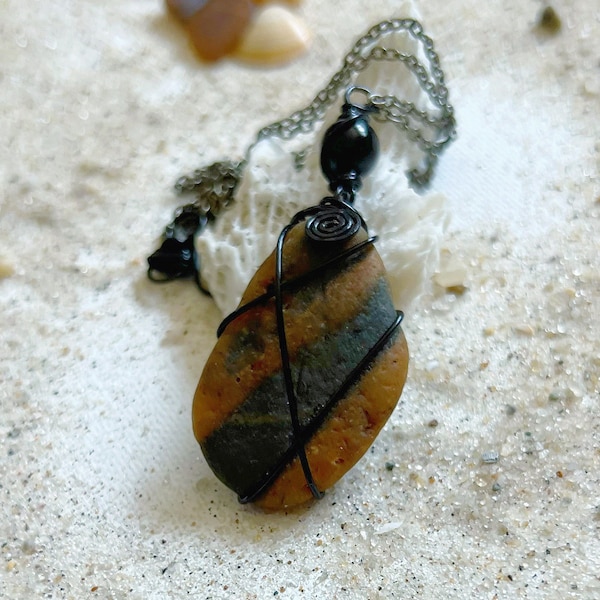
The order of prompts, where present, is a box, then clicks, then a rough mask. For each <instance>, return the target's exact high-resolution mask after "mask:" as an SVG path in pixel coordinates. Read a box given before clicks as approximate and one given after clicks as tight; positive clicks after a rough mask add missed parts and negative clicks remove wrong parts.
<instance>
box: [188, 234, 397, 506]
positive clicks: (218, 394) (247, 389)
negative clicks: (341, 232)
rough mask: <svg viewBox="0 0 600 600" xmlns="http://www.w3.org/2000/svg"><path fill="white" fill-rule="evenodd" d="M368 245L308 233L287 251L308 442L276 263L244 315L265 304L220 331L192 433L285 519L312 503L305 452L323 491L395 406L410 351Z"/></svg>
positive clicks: (239, 488)
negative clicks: (285, 356) (292, 403)
mask: <svg viewBox="0 0 600 600" xmlns="http://www.w3.org/2000/svg"><path fill="white" fill-rule="evenodd" d="M366 237H367V236H366V233H365V231H364V230H363V229H360V230H359V231H358V233H355V234H354V235H353V236H352V237H350V238H349V239H346V240H344V241H341V242H335V243H331V242H327V243H319V242H315V241H314V240H312V239H310V238H309V237H307V236H306V234H305V227H304V225H303V223H300V224H299V225H296V226H295V227H294V228H293V229H291V231H290V233H289V235H288V236H287V238H286V240H285V244H284V247H283V281H284V282H290V281H291V282H292V283H289V284H284V287H283V299H282V300H283V319H284V326H285V333H286V339H287V347H288V351H289V359H290V371H291V378H292V381H293V385H294V393H295V396H296V398H297V402H298V418H299V422H300V430H301V434H302V439H301V440H298V439H296V438H295V437H294V433H293V428H292V425H291V418H290V410H289V407H288V404H287V395H286V392H285V386H284V378H283V374H282V359H281V349H280V341H279V337H278V332H277V317H276V311H275V306H274V299H273V297H272V293H271V292H272V289H273V283H274V281H275V260H276V258H275V253H273V254H272V255H271V256H270V257H269V258H267V260H266V261H265V262H264V263H263V265H262V266H261V267H260V268H259V270H258V271H257V273H256V274H255V276H254V277H253V279H252V280H251V281H250V283H249V285H248V287H247V289H246V291H245V293H244V296H243V298H242V300H241V303H240V306H245V305H246V304H247V303H248V302H251V301H252V300H253V299H255V298H258V297H261V296H263V295H265V294H266V296H263V299H261V300H260V301H257V302H256V303H255V304H254V305H252V307H251V308H250V309H248V310H245V311H244V312H240V313H239V314H237V316H236V315H235V313H234V316H233V317H232V318H231V319H229V320H228V319H226V320H225V322H224V324H223V325H222V329H223V327H224V329H223V331H222V334H221V336H220V338H219V340H218V342H217V344H216V346H215V348H214V349H213V351H212V353H211V355H210V357H209V359H208V361H207V363H206V365H205V368H204V371H203V373H202V376H201V378H200V381H199V383H198V387H197V390H196V394H195V397H194V405H193V427H194V434H195V436H196V438H197V440H198V441H199V443H200V445H201V448H202V451H203V453H204V456H205V458H206V460H207V462H208V464H209V466H210V467H211V468H212V469H213V471H214V473H215V474H216V476H217V477H218V478H219V479H220V480H221V481H222V482H223V483H225V484H226V485H227V486H229V487H230V488H231V489H233V490H234V491H235V492H236V493H237V494H238V495H239V498H240V500H242V501H254V502H256V504H258V505H259V506H261V507H263V508H265V509H269V510H277V509H282V508H287V507H292V506H297V505H301V504H304V503H306V502H307V501H309V500H311V498H312V497H313V494H312V492H311V489H310V487H309V485H308V481H307V477H306V474H305V472H304V470H303V468H302V466H301V462H300V459H299V454H298V450H299V447H303V448H304V449H305V452H306V457H307V460H308V464H309V467H310V473H311V475H312V477H313V479H314V483H315V484H316V487H317V488H318V489H319V490H320V491H324V490H326V489H327V488H329V487H331V486H332V485H333V484H334V483H335V482H336V481H338V480H339V479H340V478H341V477H342V476H343V475H344V474H345V473H346V472H347V471H348V470H349V469H350V468H351V467H352V466H353V465H354V464H355V463H356V462H357V461H358V460H359V459H360V457H361V456H362V455H363V454H364V453H365V452H366V451H367V449H368V448H369V447H370V446H371V444H372V443H373V441H374V439H375V437H376V436H377V434H378V432H379V431H380V429H381V428H382V427H383V425H384V424H385V422H386V421H387V419H388V417H389V416H390V414H391V413H392V411H393V409H394V407H395V405H396V403H397V401H398V398H399V396H400V393H401V392H402V387H403V385H404V381H405V379H406V372H407V367H408V348H407V345H406V340H405V337H404V334H403V332H402V330H401V328H400V327H399V326H397V323H398V318H397V312H396V310H395V309H394V307H393V305H392V301H391V297H390V292H389V288H388V284H387V280H386V276H385V269H384V267H383V264H382V262H381V258H380V257H379V254H378V253H377V251H376V250H375V248H374V246H373V245H372V244H371V243H370V242H368V241H367V242H366V243H363V242H364V241H365V240H366ZM352 247H355V248H356V250H355V251H354V252H353V254H352V255H351V256H347V255H343V256H342V257H341V258H340V253H342V252H344V251H345V250H347V249H348V248H352ZM336 257H337V258H336ZM332 260H333V263H332V262H328V261H332ZM319 266H321V268H319ZM315 269H317V270H316V271H315ZM394 323H395V324H394ZM386 336H387V337H386ZM370 349H373V351H372V352H370Z"/></svg>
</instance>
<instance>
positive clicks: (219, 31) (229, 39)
mask: <svg viewBox="0 0 600 600" xmlns="http://www.w3.org/2000/svg"><path fill="white" fill-rule="evenodd" d="M252 8H253V5H252V2H250V0H208V1H207V2H205V3H204V4H203V6H202V7H201V8H200V10H197V11H196V12H194V13H193V14H192V15H191V16H189V18H187V21H186V28H187V30H188V33H189V36H190V40H191V42H192V45H193V46H194V48H195V49H196V51H197V52H198V55H199V56H200V58H202V59H204V60H207V61H215V60H218V59H219V58H222V57H223V56H226V55H227V54H229V53H230V52H231V51H232V50H233V49H234V48H235V47H236V46H237V44H238V43H239V41H240V39H241V37H242V35H243V33H244V31H245V29H246V27H247V26H248V24H249V23H250V19H251V17H252Z"/></svg>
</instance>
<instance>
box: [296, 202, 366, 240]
mask: <svg viewBox="0 0 600 600" xmlns="http://www.w3.org/2000/svg"><path fill="white" fill-rule="evenodd" d="M360 227H361V219H360V216H359V215H358V213H356V211H354V210H351V209H347V208H342V207H333V206H332V207H323V208H322V209H321V210H319V212H318V213H317V214H316V215H314V216H313V217H311V218H310V219H309V220H308V221H307V222H306V235H307V236H308V237H309V238H310V239H311V240H313V241H315V242H343V241H344V240H347V239H349V238H351V237H352V236H353V235H355V234H356V233H357V232H358V230H359V229H360Z"/></svg>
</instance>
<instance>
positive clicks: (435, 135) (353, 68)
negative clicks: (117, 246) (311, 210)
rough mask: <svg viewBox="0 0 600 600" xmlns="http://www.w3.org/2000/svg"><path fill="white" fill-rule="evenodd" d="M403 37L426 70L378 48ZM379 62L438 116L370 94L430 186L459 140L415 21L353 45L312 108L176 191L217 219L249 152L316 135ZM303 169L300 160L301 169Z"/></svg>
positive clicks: (387, 26) (393, 22) (420, 181)
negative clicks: (397, 70) (402, 73)
mask: <svg viewBox="0 0 600 600" xmlns="http://www.w3.org/2000/svg"><path fill="white" fill-rule="evenodd" d="M402 32H404V33H407V34H408V35H409V36H411V37H412V38H413V39H415V40H416V41H417V42H419V44H420V45H421V47H422V49H423V53H424V56H425V59H426V64H425V65H424V64H421V62H419V60H418V59H417V58H416V57H415V56H413V55H412V54H406V53H404V52H401V51H399V50H396V49H390V48H385V47H383V46H374V44H375V43H376V42H378V41H379V40H380V39H381V38H384V37H387V36H389V35H391V34H394V33H402ZM377 61H387V62H397V63H401V64H403V65H405V66H406V68H407V69H408V70H409V71H410V72H411V73H412V74H413V75H414V76H415V77H416V79H417V81H418V83H419V86H420V87H421V89H422V90H423V91H424V92H425V93H426V94H427V96H428V98H429V100H430V101H431V103H432V105H433V106H434V112H433V113H430V112H428V111H425V110H420V109H417V107H416V106H415V105H414V104H413V103H411V102H409V101H406V100H400V99H398V98H397V97H396V96H394V95H377V94H371V95H370V96H369V98H368V99H369V103H370V105H371V106H372V107H373V108H374V109H375V110H376V112H375V114H374V117H375V118H376V119H378V120H379V121H389V122H391V123H394V124H395V125H396V126H397V127H398V128H399V129H400V130H402V131H403V132H405V133H406V135H407V136H408V137H409V139H410V140H412V141H414V142H415V143H416V144H418V145H419V146H420V147H421V149H422V150H423V152H424V155H425V165H424V168H423V169H421V170H415V171H413V172H411V173H410V177H411V179H412V181H413V182H414V183H415V184H417V185H425V184H427V183H428V182H429V180H430V178H431V176H432V174H433V170H434V167H435V163H436V161H437V158H438V156H439V154H440V153H441V152H442V150H443V149H444V148H445V146H446V144H448V143H449V142H450V141H451V140H452V139H453V137H454V136H455V131H456V130H455V124H456V123H455V119H454V109H453V108H452V106H451V104H450V103H449V102H448V89H447V88H446V85H445V83H444V72H443V71H442V69H441V67H440V60H439V56H438V55H437V53H436V51H435V49H434V44H433V40H432V39H431V38H430V37H428V36H427V35H426V34H425V33H424V31H423V27H422V26H421V24H420V23H419V22H418V21H415V20H414V19H390V20H386V21H382V22H381V23H378V24H377V25H375V26H373V27H372V28H371V29H370V30H369V31H368V32H367V33H366V34H365V35H364V36H362V37H361V38H360V39H359V40H358V41H357V42H356V43H355V44H354V46H353V47H352V49H351V50H350V52H348V54H346V56H345V57H344V60H343V63H342V67H341V68H340V70H339V71H338V72H337V73H335V75H333V77H332V78H331V80H330V81H329V83H328V84H327V85H326V86H325V87H324V88H323V89H322V90H321V91H320V92H319V93H318V94H317V95H316V96H315V97H314V99H313V100H312V102H311V103H310V104H309V105H308V106H306V107H305V108H303V109H301V110H297V111H295V112H294V113H292V114H291V115H290V116H289V117H286V118H285V119H281V120H279V121H276V122H274V123H271V124H270V125H267V126H266V127H263V128H262V129H261V130H260V131H259V132H258V134H257V136H256V139H255V141H254V142H253V143H252V144H251V145H250V146H249V147H248V149H247V150H246V153H245V157H244V159H243V160H240V161H223V162H217V163H214V164H213V165H210V166H208V167H204V168H201V169H197V170H196V171H194V172H193V173H192V174H191V175H185V176H183V177H181V178H179V179H178V181H177V183H176V184H175V189H176V190H177V192H179V193H187V192H190V193H193V194H195V196H196V201H195V202H194V206H196V208H197V210H198V213H199V214H201V215H207V214H208V215H210V216H212V217H214V216H217V215H218V213H219V212H220V211H221V210H222V209H223V208H224V207H225V206H227V204H229V203H230V202H231V201H232V200H233V198H234V193H235V188H236V186H237V184H238V183H239V180H240V179H241V177H242V175H243V171H244V168H245V167H246V165H247V164H248V161H249V160H250V155H251V152H252V150H253V148H254V147H255V146H256V145H257V144H258V143H259V142H260V141H262V140H265V139H268V138H272V137H278V138H280V139H283V140H287V139H291V138H293V137H295V136H296V135H299V134H302V133H309V132H310V131H312V130H313V129H314V127H315V125H316V124H317V123H319V122H320V121H322V120H323V118H324V116H325V113H326V112H327V110H328V109H329V107H330V106H331V105H332V104H333V103H334V102H335V101H336V100H337V99H338V97H339V95H340V92H341V91H342V90H343V89H345V88H347V87H348V86H349V84H350V82H351V81H352V78H353V77H354V76H356V75H357V74H358V73H360V72H362V71H364V70H365V69H366V68H367V67H368V66H369V65H370V64H371V63H373V62H377ZM297 158H298V157H297ZM300 158H302V157H300ZM299 164H300V163H299V162H298V160H297V166H298V165H299Z"/></svg>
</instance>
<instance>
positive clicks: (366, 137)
mask: <svg viewBox="0 0 600 600" xmlns="http://www.w3.org/2000/svg"><path fill="white" fill-rule="evenodd" d="M367 112H368V111H367V110H365V109H364V108H360V107H358V106H356V105H354V104H344V106H343V108H342V114H341V115H340V117H339V119H338V120H337V121H336V122H335V123H334V124H333V125H332V126H331V127H329V129H327V131H326V132H325V136H324V138H323V146H322V149H321V169H322V170H323V174H324V175H325V177H326V178H327V179H328V180H329V187H330V189H331V190H332V191H333V192H339V191H340V190H343V191H346V192H349V193H350V194H354V193H355V192H356V191H358V190H359V189H360V187H361V185H362V182H361V178H362V177H363V176H364V175H366V174H367V173H368V172H369V171H370V170H371V169H372V168H373V165H374V164H375V161H376V160H377V155H378V154H379V140H378V139H377V135H376V134H375V132H374V131H373V129H372V127H371V126H370V125H369V120H368V114H367Z"/></svg>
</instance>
